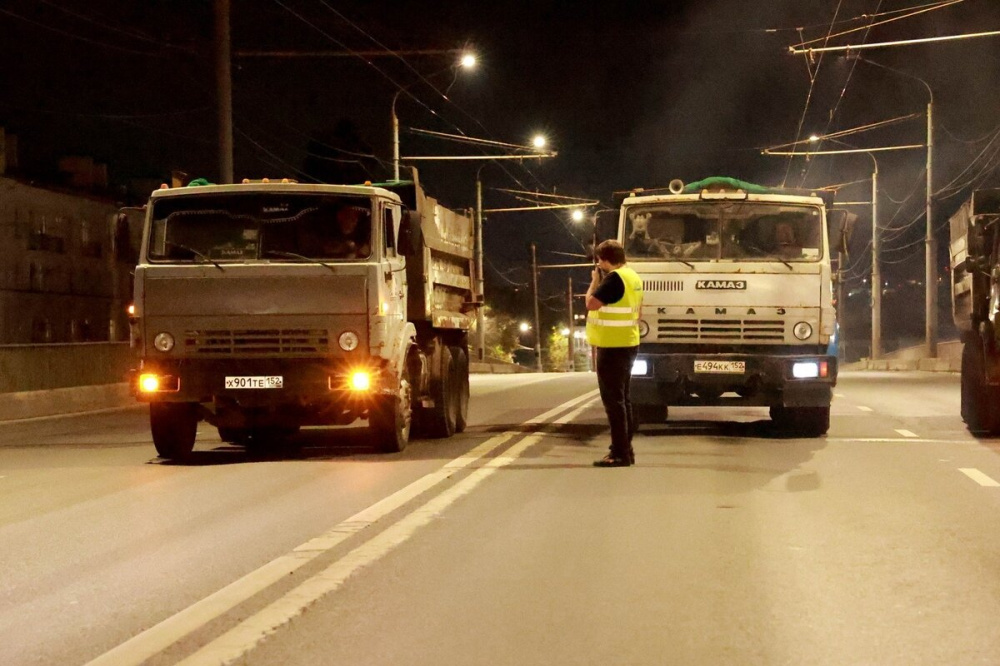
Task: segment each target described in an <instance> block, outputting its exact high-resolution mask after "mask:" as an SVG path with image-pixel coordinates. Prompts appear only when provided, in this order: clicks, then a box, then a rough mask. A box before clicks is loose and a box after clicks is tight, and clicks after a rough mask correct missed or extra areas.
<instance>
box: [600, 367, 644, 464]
mask: <svg viewBox="0 0 1000 666" xmlns="http://www.w3.org/2000/svg"><path fill="white" fill-rule="evenodd" d="M638 352H639V348H638V347H598V348H597V387H598V388H599V389H600V390H601V402H603V403H604V411H605V412H607V414H608V423H609V424H610V425H611V455H612V456H614V457H616V458H628V457H630V456H631V455H632V435H633V434H634V433H635V415H634V414H633V413H632V402H631V400H629V384H630V383H631V380H632V363H633V362H635V356H636V354H637V353H638Z"/></svg>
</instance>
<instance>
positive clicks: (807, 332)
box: [792, 321, 813, 340]
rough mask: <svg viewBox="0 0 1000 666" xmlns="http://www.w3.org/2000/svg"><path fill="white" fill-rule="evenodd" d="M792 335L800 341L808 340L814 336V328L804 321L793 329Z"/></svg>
mask: <svg viewBox="0 0 1000 666" xmlns="http://www.w3.org/2000/svg"><path fill="white" fill-rule="evenodd" d="M792 334H793V335H794V336H795V337H797V338H798V339H799V340H808V339H809V337H810V336H811V335H812V334H813V327H812V326H811V325H810V324H807V323H806V322H804V321H800V322H799V323H797V324H796V325H795V326H794V327H793V328H792Z"/></svg>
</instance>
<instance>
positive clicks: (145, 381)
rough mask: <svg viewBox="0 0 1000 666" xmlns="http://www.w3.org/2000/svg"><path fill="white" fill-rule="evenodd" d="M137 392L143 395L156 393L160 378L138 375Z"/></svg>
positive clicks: (158, 388)
mask: <svg viewBox="0 0 1000 666" xmlns="http://www.w3.org/2000/svg"><path fill="white" fill-rule="evenodd" d="M139 390H140V391H142V392H143V393H156V392H157V391H158V390H160V378H159V377H157V376H156V375H139Z"/></svg>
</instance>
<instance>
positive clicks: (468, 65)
mask: <svg viewBox="0 0 1000 666" xmlns="http://www.w3.org/2000/svg"><path fill="white" fill-rule="evenodd" d="M475 66H476V56H475V55H473V54H472V53H466V54H464V55H463V56H462V57H461V58H460V59H459V60H458V62H457V63H455V64H454V65H449V66H448V67H445V68H444V69H440V70H438V71H436V72H434V73H433V74H430V75H428V76H425V77H423V79H421V80H422V81H427V80H429V79H432V78H434V77H436V76H439V75H441V74H443V73H444V72H447V71H454V72H455V74H456V76H457V75H458V70H459V69H460V68H461V69H473V68H474V67H475ZM415 83H419V81H414V83H411V84H409V85H406V86H403V87H402V88H400V89H399V90H397V91H396V94H394V95H393V96H392V179H393V180H399V117H398V116H397V115H396V100H398V99H399V95H400V94H401V93H403V92H406V91H407V90H409V88H410V86H412V85H414V84H415Z"/></svg>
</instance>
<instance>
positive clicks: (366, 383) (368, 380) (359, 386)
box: [351, 336, 372, 391]
mask: <svg viewBox="0 0 1000 666" xmlns="http://www.w3.org/2000/svg"><path fill="white" fill-rule="evenodd" d="M355 344H357V336H355ZM371 385H372V377H371V375H369V374H368V373H367V372H353V373H351V390H352V391H367V390H368V389H370V388H371Z"/></svg>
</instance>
